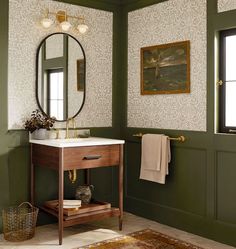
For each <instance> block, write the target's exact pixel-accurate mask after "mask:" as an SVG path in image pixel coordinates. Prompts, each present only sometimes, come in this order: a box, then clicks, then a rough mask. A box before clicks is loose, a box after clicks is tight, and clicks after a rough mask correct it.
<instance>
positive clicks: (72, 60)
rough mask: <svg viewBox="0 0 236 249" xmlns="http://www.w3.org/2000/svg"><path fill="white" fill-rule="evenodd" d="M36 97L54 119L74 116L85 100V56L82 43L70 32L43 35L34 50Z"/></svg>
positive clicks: (40, 106) (63, 119)
mask: <svg viewBox="0 0 236 249" xmlns="http://www.w3.org/2000/svg"><path fill="white" fill-rule="evenodd" d="M36 72H37V74H36V100H37V103H38V106H39V109H40V110H41V111H42V112H43V113H44V114H46V115H48V116H50V117H55V118H56V120H57V121H65V120H67V119H69V118H73V117H75V116H76V115H78V114H79V112H80V111H81V109H82V107H83V104H84V100H85V75H86V59H85V53H84V50H83V47H82V46H81V44H80V43H79V41H78V40H76V39H75V38H74V37H72V36H71V35H69V34H65V33H54V34H51V35H49V36H48V37H46V38H45V39H44V40H43V41H42V42H41V43H40V46H39V48H38V51H37V58H36Z"/></svg>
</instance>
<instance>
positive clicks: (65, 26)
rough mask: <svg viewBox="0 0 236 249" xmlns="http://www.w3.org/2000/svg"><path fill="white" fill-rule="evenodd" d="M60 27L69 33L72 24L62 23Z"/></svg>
mask: <svg viewBox="0 0 236 249" xmlns="http://www.w3.org/2000/svg"><path fill="white" fill-rule="evenodd" d="M60 26H61V29H62V30H63V31H68V30H69V29H70V28H71V24H70V23H69V22H68V21H64V22H61V23H60Z"/></svg>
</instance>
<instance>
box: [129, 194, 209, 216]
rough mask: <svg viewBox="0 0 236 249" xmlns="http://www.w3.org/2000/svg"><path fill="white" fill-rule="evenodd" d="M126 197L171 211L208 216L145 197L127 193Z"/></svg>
mask: <svg viewBox="0 0 236 249" xmlns="http://www.w3.org/2000/svg"><path fill="white" fill-rule="evenodd" d="M125 198H126V199H127V200H129V199H132V200H135V201H138V202H142V203H144V204H146V205H152V206H156V207H159V208H163V209H168V210H169V211H174V212H179V213H182V214H186V215H193V216H196V217H201V218H204V217H206V215H199V214H195V213H193V212H188V211H185V210H183V209H179V208H174V207H170V206H167V205H163V204H159V203H156V202H153V201H147V200H144V199H141V198H138V197H135V196H132V195H127V194H126V195H125Z"/></svg>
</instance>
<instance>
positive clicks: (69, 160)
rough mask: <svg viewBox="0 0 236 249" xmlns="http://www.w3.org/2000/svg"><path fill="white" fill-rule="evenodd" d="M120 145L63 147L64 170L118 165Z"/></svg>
mask: <svg viewBox="0 0 236 249" xmlns="http://www.w3.org/2000/svg"><path fill="white" fill-rule="evenodd" d="M119 158H120V145H102V146H87V147H76V148H75V147H74V148H64V170H70V169H84V168H96V167H102V166H114V165H119V162H120V160H119Z"/></svg>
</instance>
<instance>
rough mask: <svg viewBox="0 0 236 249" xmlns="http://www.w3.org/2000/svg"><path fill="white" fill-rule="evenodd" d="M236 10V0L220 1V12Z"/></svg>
mask: <svg viewBox="0 0 236 249" xmlns="http://www.w3.org/2000/svg"><path fill="white" fill-rule="evenodd" d="M234 9H236V1H235V0H218V12H224V11H228V10H234Z"/></svg>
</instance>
